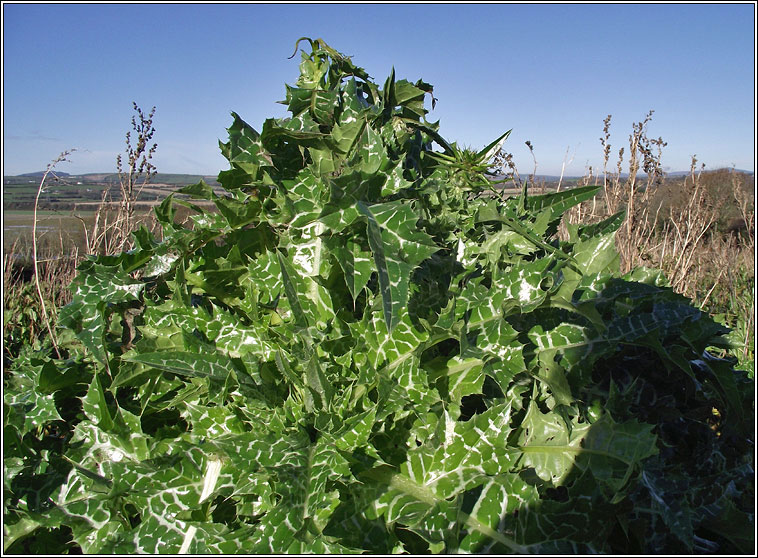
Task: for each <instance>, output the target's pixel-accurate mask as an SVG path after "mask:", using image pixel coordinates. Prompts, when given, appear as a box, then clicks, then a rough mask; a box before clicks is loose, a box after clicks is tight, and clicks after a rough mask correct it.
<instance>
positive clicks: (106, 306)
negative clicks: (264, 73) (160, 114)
mask: <svg viewBox="0 0 758 558" xmlns="http://www.w3.org/2000/svg"><path fill="white" fill-rule="evenodd" d="M302 40H303V39H301V41H302ZM307 42H308V43H309V44H310V47H311V51H310V52H305V51H302V62H301V64H300V77H299V78H298V80H297V82H296V83H295V85H294V86H287V88H286V100H285V101H284V103H286V105H287V107H288V109H289V112H290V113H291V116H290V117H288V118H284V119H268V120H266V121H265V122H264V123H263V126H262V131H261V132H260V133H259V132H257V131H256V130H255V129H253V128H252V127H251V126H250V125H248V124H247V123H246V122H245V121H244V120H243V119H242V118H241V117H240V116H238V115H237V114H234V113H233V114H232V116H233V122H232V124H231V126H230V128H229V140H228V142H226V143H222V144H220V147H221V151H222V153H223V154H224V156H225V157H226V158H227V159H228V160H229V163H230V167H229V169H227V170H224V171H222V172H221V173H220V174H219V176H218V181H219V183H220V184H221V185H222V186H223V189H224V192H223V193H222V194H221V193H217V192H215V191H214V190H213V189H212V188H211V187H210V186H208V185H207V184H205V183H204V182H200V183H198V184H195V185H192V186H189V187H185V188H183V189H181V190H180V191H179V193H180V194H184V195H185V196H184V197H182V196H179V195H171V196H169V197H168V198H167V199H166V200H165V201H164V202H163V203H162V204H161V205H160V206H159V207H157V208H156V210H155V214H156V217H157V219H158V220H159V222H160V225H161V227H162V236H161V240H158V239H157V238H156V237H155V236H153V234H152V233H150V232H149V231H148V230H147V229H145V228H140V229H138V230H136V231H134V233H133V241H134V248H133V249H132V250H129V251H125V252H122V253H119V254H114V255H108V256H98V257H94V256H93V257H90V258H89V259H88V260H87V261H85V262H84V263H83V264H81V265H80V267H79V270H78V275H77V278H76V279H75V280H74V282H73V284H72V286H71V288H72V292H73V301H72V302H71V303H70V304H68V305H67V306H65V307H64V308H62V309H61V310H60V313H59V319H58V323H59V326H60V329H59V334H58V337H59V338H58V343H59V345H60V349H61V351H62V352H63V355H62V358H60V359H57V358H51V357H50V356H47V355H46V353H44V352H41V351H39V352H29V351H27V352H26V353H23V354H22V355H21V356H20V357H19V358H18V359H16V361H15V363H14V368H13V370H12V371H11V372H10V373H9V374H7V375H6V376H5V377H4V387H5V394H4V406H3V410H4V411H3V424H4V432H5V437H4V456H3V457H4V465H5V474H4V489H5V491H4V502H3V503H4V521H5V531H4V535H5V549H6V550H8V551H11V552H12V551H21V550H26V551H32V552H50V551H53V550H55V551H58V552H62V551H64V550H66V549H72V548H73V549H76V548H78V549H81V551H83V552H85V553H135V552H145V553H183V552H191V553H209V552H210V553H213V552H215V553H304V552H315V553H339V552H345V553H362V552H370V553H393V552H410V553H426V552H434V553H437V552H494V553H563V552H566V553H568V552H571V553H577V552H579V553H586V552H608V553H642V552H644V553H692V552H712V551H719V552H725V553H731V552H750V550H751V549H752V547H753V543H754V535H753V522H754V519H753V515H752V512H751V510H752V508H753V501H754V494H753V490H754V488H753V480H752V479H753V472H752V466H753V462H752V447H753V446H752V419H753V415H754V407H753V400H752V383H751V381H750V380H749V379H748V378H747V377H746V376H745V374H744V373H742V372H740V371H737V370H735V369H734V368H733V366H732V363H731V362H730V361H726V360H719V359H717V358H715V357H713V356H711V355H710V354H709V352H708V348H709V347H718V346H724V345H725V344H726V341H725V340H724V335H725V334H726V333H727V330H726V329H725V328H723V327H722V326H720V325H719V324H717V323H716V322H714V321H713V320H712V319H711V318H710V317H709V316H708V315H707V314H705V313H703V312H701V311H700V310H698V309H697V308H695V307H694V306H692V305H691V303H690V301H689V300H688V299H686V298H684V297H683V296H680V295H677V294H675V293H674V292H673V290H672V289H671V288H670V287H668V286H666V285H667V283H666V279H665V277H663V275H662V274H661V273H660V272H658V271H655V270H651V269H645V268H639V269H635V270H633V271H631V272H630V273H627V274H625V275H621V274H620V273H619V269H618V254H617V251H616V248H615V245H614V234H615V231H616V230H617V229H618V227H619V226H620V225H621V223H622V222H623V220H624V214H623V212H622V213H618V214H615V215H613V216H611V217H609V218H608V219H606V220H604V221H602V222H600V223H596V224H592V225H581V224H579V225H568V231H569V239H568V240H567V241H560V240H558V236H557V234H556V233H557V230H558V226H559V224H560V223H561V219H562V216H563V214H564V212H565V211H567V210H568V209H569V208H571V207H572V206H574V205H576V204H578V203H581V202H582V201H583V200H586V199H589V198H591V197H592V196H594V195H595V193H596V192H597V188H595V187H580V188H574V189H570V190H566V191H562V192H559V193H549V194H545V195H539V196H531V195H529V194H528V191H527V188H526V187H524V188H523V190H522V191H521V194H520V195H517V196H514V197H510V198H506V197H505V196H503V194H502V190H501V189H499V188H498V185H497V184H495V183H494V182H493V180H492V176H491V175H490V173H489V170H490V167H491V164H490V162H491V160H492V157H493V156H494V155H495V154H497V153H498V151H499V149H500V147H501V145H502V142H503V141H505V140H506V138H507V136H508V134H507V133H505V134H503V136H501V137H500V138H498V139H497V140H495V141H494V142H493V143H492V144H490V145H489V146H487V147H485V148H484V149H482V150H481V151H479V152H475V151H472V150H469V149H462V148H459V147H458V146H457V145H456V144H455V143H448V142H447V141H446V140H445V139H444V138H442V137H441V136H440V134H439V131H438V130H439V127H438V124H437V123H431V122H429V121H427V120H426V114H427V112H428V111H427V110H426V108H425V99H426V96H427V95H430V97H431V102H432V105H433V104H434V102H435V99H434V97H433V96H431V95H432V92H433V89H432V86H431V85H430V84H428V83H425V82H423V81H421V80H419V81H416V82H415V83H411V82H409V81H407V80H402V79H396V78H395V75H394V70H393V72H392V74H391V75H390V76H389V77H388V78H387V80H386V81H385V82H384V85H383V87H381V88H380V87H379V86H378V85H377V84H376V83H374V82H373V81H372V80H371V78H370V76H369V75H368V74H367V73H366V72H365V70H363V69H362V68H359V67H357V66H355V65H354V64H353V63H352V61H351V59H350V58H348V57H346V56H344V55H342V54H340V53H338V52H337V51H335V50H333V49H332V48H330V47H329V46H328V45H326V44H325V43H324V42H323V41H321V40H311V39H307ZM298 43H300V41H298ZM296 50H297V46H296ZM187 196H188V197H187ZM199 200H202V201H204V202H210V204H208V203H205V204H199V203H196V202H198V201H199ZM209 205H212V206H213V209H209ZM177 206H186V207H188V208H190V209H191V210H192V215H191V218H190V221H188V222H185V223H179V222H178V221H177V220H176V219H175V210H176V207H177ZM30 535H31V536H30Z"/></svg>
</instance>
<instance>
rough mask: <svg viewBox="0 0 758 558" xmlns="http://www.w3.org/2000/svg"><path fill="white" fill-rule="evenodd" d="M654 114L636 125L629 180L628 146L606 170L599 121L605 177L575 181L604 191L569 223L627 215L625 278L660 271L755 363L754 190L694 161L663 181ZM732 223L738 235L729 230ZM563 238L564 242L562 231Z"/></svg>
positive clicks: (606, 140)
mask: <svg viewBox="0 0 758 558" xmlns="http://www.w3.org/2000/svg"><path fill="white" fill-rule="evenodd" d="M652 114H653V112H652V111H650V112H649V113H648V114H647V116H646V117H645V119H644V120H643V121H642V122H638V123H635V124H633V129H632V133H631V135H630V136H629V142H628V149H629V152H628V157H629V160H628V162H627V165H628V170H627V177H626V178H623V176H622V172H623V171H622V169H623V161H624V150H625V147H621V148H620V149H619V151H618V158H617V161H616V167H615V171H609V162H610V161H609V160H610V154H611V144H610V122H611V116H610V115H609V116H608V117H607V118H606V119H605V120H604V127H603V132H604V133H603V136H602V137H601V138H600V142H601V145H602V147H603V154H604V164H603V169H602V176H597V175H595V176H593V172H592V168H591V167H590V169H589V171H588V173H587V175H586V176H585V177H584V178H583V179H582V181H581V182H580V184H582V185H587V184H591V183H594V184H597V185H602V188H601V189H600V191H599V193H598V195H597V196H596V197H595V198H594V199H592V200H588V201H586V202H584V203H582V204H581V205H579V206H577V207H575V208H572V210H571V211H570V212H569V213H568V222H570V223H580V222H581V223H591V222H596V221H600V220H602V219H604V218H606V217H608V216H610V215H613V214H614V213H616V212H617V211H620V210H625V211H626V220H625V221H624V223H623V224H622V226H621V228H620V229H619V231H618V232H617V234H616V246H617V248H618V251H619V255H620V260H621V271H622V273H626V272H628V271H630V270H631V269H634V268H636V267H639V266H645V267H652V268H658V269H662V270H663V271H664V273H665V274H666V277H667V278H668V280H669V282H670V284H671V286H672V288H673V289H674V290H675V291H676V292H678V293H680V294H683V295H684V296H687V297H689V298H691V299H692V300H693V301H694V303H695V304H696V305H697V306H699V307H700V308H702V309H703V310H706V311H708V312H710V313H711V314H713V315H715V316H716V317H717V318H718V319H719V320H720V321H722V323H725V324H726V325H729V326H730V327H732V328H735V330H736V331H737V334H738V335H739V337H741V342H742V345H743V349H742V358H741V360H750V361H752V358H753V355H754V345H755V338H754V326H755V195H754V190H753V189H752V188H751V185H750V184H748V178H747V177H746V175H744V174H742V173H737V172H735V171H730V170H727V169H723V170H720V171H715V172H704V168H705V166H704V165H701V166H700V168H698V166H697V164H698V161H697V159H696V158H695V157H693V158H692V163H691V168H690V173H689V175H688V176H686V177H684V178H682V179H680V180H670V179H669V180H666V179H665V177H664V173H663V171H662V166H661V156H662V150H663V147H665V146H666V143H665V142H664V141H663V140H662V139H661V138H657V139H651V138H648V137H647V124H648V123H649V122H650V119H651V117H652ZM640 170H642V171H644V173H645V174H644V175H641V174H640ZM730 223H731V224H732V227H733V228H736V229H737V230H736V231H731V232H730V231H729V230H728V227H729V224H730ZM735 223H736V224H737V226H735V225H734V224H735ZM740 227H741V228H740ZM735 232H736V233H737V234H734V233H735ZM561 235H562V236H563V238H565V237H566V236H565V235H566V229H565V226H564V227H562V229H561Z"/></svg>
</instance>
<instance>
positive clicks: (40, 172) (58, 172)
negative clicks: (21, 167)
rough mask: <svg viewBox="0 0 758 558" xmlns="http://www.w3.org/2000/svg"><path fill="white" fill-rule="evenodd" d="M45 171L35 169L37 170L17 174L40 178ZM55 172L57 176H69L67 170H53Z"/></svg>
mask: <svg viewBox="0 0 758 558" xmlns="http://www.w3.org/2000/svg"><path fill="white" fill-rule="evenodd" d="M46 172H47V171H37V172H27V173H25V174H19V175H18V176H24V177H31V178H42V177H43V176H44V175H45V173H46ZM55 174H56V175H58V176H71V175H70V174H68V173H67V172H61V171H55Z"/></svg>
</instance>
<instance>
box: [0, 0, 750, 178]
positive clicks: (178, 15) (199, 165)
mask: <svg viewBox="0 0 758 558" xmlns="http://www.w3.org/2000/svg"><path fill="white" fill-rule="evenodd" d="M302 36H309V37H313V38H319V37H320V38H323V39H324V40H325V41H326V42H327V43H329V44H330V45H331V46H332V47H334V48H335V49H336V50H338V51H340V52H342V53H345V54H347V55H350V56H352V57H353V62H354V63H356V64H357V65H358V66H361V67H363V68H365V69H366V70H367V71H368V73H369V74H370V75H371V76H372V77H373V78H374V79H375V81H377V82H378V83H379V84H380V85H381V84H382V83H384V80H385V78H386V77H387V75H388V74H389V73H390V71H391V69H392V67H393V66H394V67H395V71H396V75H397V78H398V79H401V78H405V79H408V80H410V81H416V80H418V79H420V78H421V79H423V80H424V81H427V82H429V83H432V84H433V85H434V95H435V97H437V99H438V103H437V106H436V109H435V110H434V111H432V112H431V113H430V114H429V115H428V116H427V118H428V119H429V120H432V121H436V120H439V121H440V124H441V133H442V135H443V136H444V137H445V138H446V139H448V140H449V141H457V142H458V143H459V144H463V145H467V146H473V147H483V146H484V145H486V144H487V143H489V142H490V141H492V140H493V139H495V138H496V137H497V136H499V135H500V134H501V133H503V132H504V131H506V130H508V129H513V132H512V134H511V136H510V138H509V140H508V142H507V143H506V145H505V148H506V150H507V151H510V152H511V153H513V154H514V160H515V161H516V163H517V165H518V168H519V171H520V172H521V174H522V175H523V174H529V173H530V172H531V171H532V168H533V166H534V162H533V160H532V157H531V155H530V154H529V150H528V148H527V147H526V146H525V145H524V142H525V141H526V140H529V141H531V143H532V144H533V145H534V149H535V151H534V153H535V156H536V159H537V163H538V167H537V172H538V173H540V174H559V173H560V172H561V167H562V165H563V164H564V162H565V165H566V166H565V173H566V175H567V176H572V175H573V176H577V175H582V174H583V173H584V172H585V170H586V168H587V166H588V165H592V166H594V167H595V168H598V166H599V165H602V148H601V145H600V142H599V138H600V136H601V134H602V128H603V119H604V118H605V117H606V115H608V114H611V115H613V118H612V121H611V144H612V150H613V153H614V155H613V158H614V159H615V153H617V151H618V148H619V147H622V146H625V147H626V153H628V151H629V147H628V136H629V134H630V133H631V131H632V124H633V123H634V122H639V121H641V120H642V119H644V117H645V115H646V113H647V112H648V110H651V109H653V110H655V113H654V115H653V119H652V121H651V123H650V124H649V126H648V129H647V132H648V136H650V137H653V138H657V137H659V136H660V137H662V138H663V139H664V140H665V141H667V142H668V146H667V147H666V148H664V151H663V165H664V167H665V168H667V169H668V170H671V171H676V170H686V169H688V168H689V166H690V160H691V156H692V155H697V157H698V160H699V161H701V162H703V163H705V164H706V165H707V167H708V168H719V167H723V166H733V165H734V166H735V167H736V168H739V169H747V170H754V169H755V133H756V132H755V83H756V82H755V56H754V52H755V38H756V35H755V4H754V3H752V2H750V3H735V4H715V3H714V4H600V5H598V4H546V3H536V4H510V3H500V4H477V5H471V4H431V3H423V4H382V3H377V4H371V5H367V4H299V5H295V4H226V5H217V4H129V5H127V4H120V5H119V4H99V5H97V4H96V5H91V4H13V3H4V4H3V174H5V175H12V174H19V173H24V172H32V171H37V170H43V169H44V168H45V166H46V165H47V163H48V162H50V161H51V160H52V159H54V158H55V157H56V156H57V155H58V154H59V153H60V152H61V151H63V150H64V149H68V148H76V149H77V150H78V151H77V152H75V153H73V154H72V155H71V157H70V160H71V162H66V163H62V164H60V165H59V166H58V167H57V168H58V170H61V171H65V172H69V173H71V174H76V173H85V172H113V171H114V170H115V158H116V154H117V153H119V152H123V149H124V134H125V133H126V131H127V130H128V129H129V128H130V121H131V117H132V114H133V111H132V101H136V102H137V104H138V105H140V106H141V107H142V108H143V109H145V110H146V111H147V110H149V109H150V108H151V107H152V106H154V105H155V106H156V107H157V109H156V114H155V119H154V124H155V128H156V130H157V131H156V135H155V138H154V139H155V141H157V143H158V150H157V153H156V155H155V157H154V162H155V164H156V166H157V167H158V171H159V172H186V173H198V174H209V175H215V174H216V173H218V172H219V171H220V170H224V169H226V168H228V163H227V162H226V160H225V159H224V158H223V157H222V156H221V154H220V152H219V149H218V140H222V141H226V128H227V127H228V126H229V125H230V124H231V116H230V111H235V112H237V113H239V114H240V116H242V118H243V119H245V120H246V121H247V122H248V123H249V124H250V125H252V126H253V127H255V128H256V129H258V130H260V128H261V126H262V124H263V121H264V120H265V119H266V118H269V117H283V116H286V109H285V107H284V106H283V105H280V104H277V103H276V101H279V100H281V99H283V98H284V94H285V93H284V84H285V83H289V84H294V82H295V80H296V79H297V76H298V64H299V56H296V57H295V58H293V59H291V60H288V57H289V56H290V55H291V54H292V53H293V49H294V45H295V41H296V40H297V39H298V38H299V37H302ZM306 46H307V44H306V43H301V47H303V48H305V47H306ZM612 163H613V159H612Z"/></svg>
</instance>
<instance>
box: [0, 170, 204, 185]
mask: <svg viewBox="0 0 758 558" xmlns="http://www.w3.org/2000/svg"><path fill="white" fill-rule="evenodd" d="M44 174H45V171H38V172H27V173H24V174H19V175H16V176H15V177H14V176H6V177H4V178H18V177H22V178H42V176H43V175H44ZM55 174H56V175H57V176H59V177H61V178H69V179H71V180H76V181H77V182H81V183H83V184H89V183H92V184H117V183H118V174H117V173H115V172H89V173H86V174H69V173H67V172H58V171H56V172H55ZM216 178H217V175H202V174H177V173H165V172H159V173H158V174H156V175H155V176H154V177H153V178H152V180H151V181H150V182H151V183H152V184H170V185H172V186H185V185H187V184H196V183H198V182H200V181H201V180H204V181H205V182H207V183H208V184H209V185H211V186H213V185H215V184H218V183H217V182H216Z"/></svg>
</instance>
